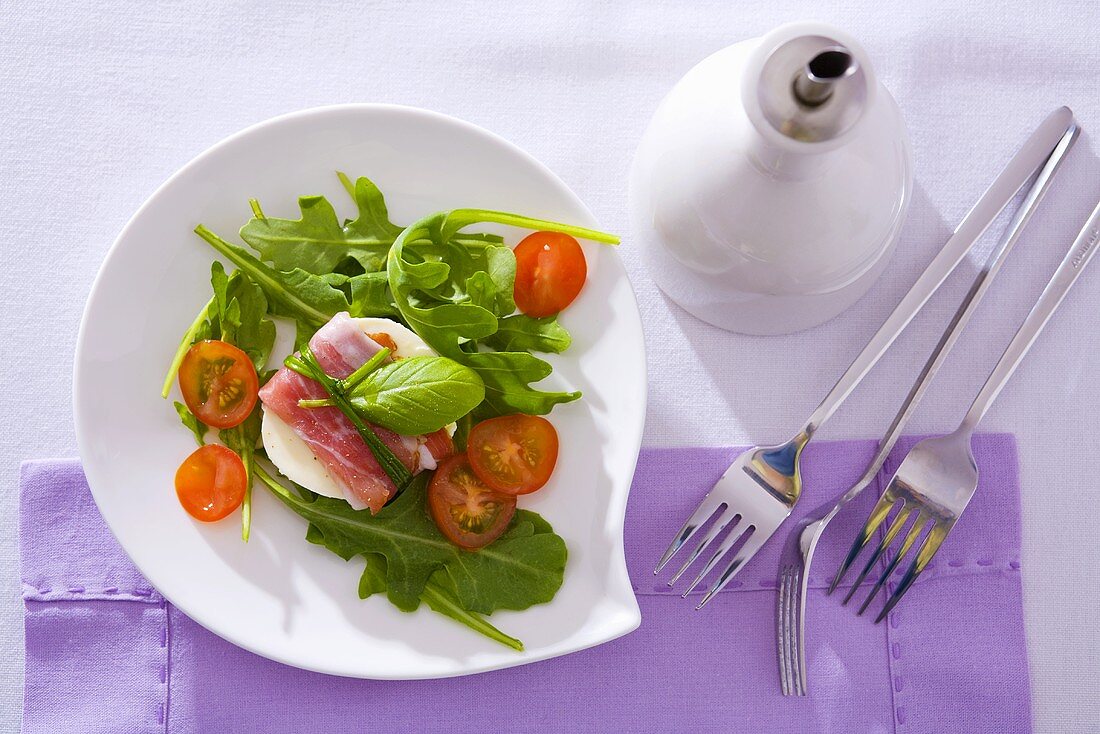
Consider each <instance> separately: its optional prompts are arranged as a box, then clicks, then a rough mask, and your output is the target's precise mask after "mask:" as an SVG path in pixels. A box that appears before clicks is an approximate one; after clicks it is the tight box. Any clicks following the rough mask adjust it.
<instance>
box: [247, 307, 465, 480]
mask: <svg viewBox="0 0 1100 734" xmlns="http://www.w3.org/2000/svg"><path fill="white" fill-rule="evenodd" d="M352 320H353V321H355V323H356V324H357V325H358V326H359V328H360V329H362V330H363V333H364V334H387V335H389V337H390V338H391V339H393V343H394V344H396V345H397V351H396V352H395V356H398V357H434V356H437V355H436V353H435V351H434V350H432V348H431V347H429V346H428V345H427V344H426V343H425V342H424V340H423V339H421V338H420V337H419V336H417V334H416V332H414V331H412V330H411V329H409V328H407V327H406V326H404V325H402V324H399V323H397V322H396V321H390V320H389V319H376V318H359V319H352ZM447 430H448V431H449V432H450V433H451V434H454V432H455V426H453V425H451V426H448V427H447ZM260 435H261V437H262V438H263V443H264V450H266V451H267V457H268V458H269V459H271V463H273V464H274V465H275V466H276V467H277V468H278V469H279V471H280V472H281V473H282V474H283V476H285V477H286V478H287V479H289V480H291V481H292V482H295V483H297V484H300V485H302V486H303V487H305V488H306V489H309V490H312V491H314V492H316V493H317V494H320V495H324V496H325V497H335V498H337V499H343V498H344V493H343V492H342V491H341V489H340V486H339V485H338V484H337V483H336V481H335V480H333V478H332V477H331V476H329V473H328V470H326V469H325V465H324V463H322V462H321V460H320V459H318V458H317V457H316V456H314V455H313V452H312V451H310V449H309V446H307V445H306V442H305V441H303V440H302V439H301V438H300V437H299V436H298V434H297V433H295V432H294V429H293V428H291V427H290V425H289V424H287V423H286V422H285V421H283V419H281V418H280V417H279V416H277V415H275V414H274V413H273V412H270V411H268V410H266V409H264V411H263V423H262V424H261V426H260ZM408 440H410V441H415V440H416V439H415V438H410V439H408ZM417 450H418V451H420V465H421V466H422V467H424V468H425V469H434V468H435V460H434V459H433V458H432V457H431V454H430V453H429V452H428V451H426V450H423V446H420V447H419V448H418V449H417Z"/></svg>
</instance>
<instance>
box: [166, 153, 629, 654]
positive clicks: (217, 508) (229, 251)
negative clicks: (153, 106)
mask: <svg viewBox="0 0 1100 734" xmlns="http://www.w3.org/2000/svg"><path fill="white" fill-rule="evenodd" d="M337 175H338V176H339V177H340V181H341V182H342V183H343V185H344V187H345V189H346V190H347V192H348V194H349V195H350V196H351V198H352V199H353V201H354V204H355V206H356V208H357V210H358V212H357V216H356V217H355V218H354V219H350V220H346V221H341V220H340V218H339V217H338V215H337V213H336V210H335V208H334V207H333V205H332V204H331V203H330V202H329V201H328V200H327V199H325V198H324V197H321V196H304V197H301V198H300V199H299V202H298V203H299V207H300V209H301V217H300V218H299V219H278V218H275V217H269V216H267V215H266V214H265V213H264V211H263V210H262V209H261V207H260V204H259V202H257V201H256V200H252V201H251V202H250V203H251V207H252V213H253V216H252V218H251V219H250V220H249V221H248V222H247V223H245V225H244V226H243V227H241V229H240V233H239V235H240V239H241V240H243V241H244V243H245V245H246V246H241V245H237V244H234V243H232V242H230V241H228V240H226V239H223V238H222V237H220V236H219V235H217V234H215V233H214V232H212V231H211V230H209V229H208V228H206V227H205V226H203V225H199V226H198V227H196V229H195V232H196V234H197V235H198V236H199V237H201V238H202V239H203V240H204V241H205V242H206V243H207V244H209V245H210V247H212V248H213V250H214V251H215V253H216V254H217V255H219V256H221V258H223V259H224V260H226V261H228V262H229V263H231V264H232V265H233V266H234V269H233V270H232V271H231V272H227V270H226V268H225V266H224V265H223V264H222V261H221V260H215V261H214V262H213V264H212V266H211V278H210V283H211V287H212V291H213V293H212V295H211V296H210V298H209V300H208V301H207V303H206V304H205V305H203V306H202V308H201V310H200V311H199V314H198V316H197V317H196V318H195V320H194V322H193V323H192V324H191V326H190V327H189V328H188V329H187V331H186V333H185V334H184V335H183V338H182V340H181V342H180V345H179V348H178V350H177V352H176V354H175V356H174V358H173V359H172V362H171V366H170V368H169V370H168V374H167V376H166V379H165V383H164V388H163V396H164V397H168V396H169V394H170V393H171V390H172V387H173V385H174V384H178V386H179V391H180V393H181V396H182V401H176V402H175V403H174V406H175V409H176V412H177V413H178V415H179V417H180V419H181V421H182V423H183V424H184V426H186V427H187V428H188V429H189V430H190V431H191V433H193V435H194V438H195V440H196V442H197V443H198V444H199V448H198V449H197V450H195V451H194V452H193V453H192V454H191V455H190V456H188V457H187V458H186V459H185V460H184V461H183V463H182V464H181V465H180V467H179V469H178V470H177V472H176V476H175V489H176V493H177V496H178V498H179V501H180V504H181V505H182V507H183V508H184V509H185V510H186V511H187V512H188V513H189V514H190V515H191V516H193V517H194V518H195V519H196V520H200V521H204V522H214V521H219V520H223V519H225V518H227V517H229V516H231V515H234V514H235V513H236V511H237V510H238V509H240V521H241V535H242V539H243V540H245V541H247V540H248V538H249V533H250V529H251V525H252V521H253V518H252V492H253V488H254V486H259V487H262V488H263V489H264V490H266V491H269V492H271V493H272V494H273V495H274V496H275V497H276V498H277V499H279V500H280V501H281V502H282V504H283V505H285V506H286V508H287V509H288V510H290V511H292V512H294V513H296V514H298V515H300V516H301V517H302V518H304V519H305V520H306V522H307V527H306V531H305V537H306V540H308V541H309V542H311V543H316V544H319V545H322V546H324V547H325V548H327V549H328V550H330V551H332V552H333V553H335V554H336V555H338V556H340V557H341V558H343V559H344V560H345V561H351V560H352V559H359V561H360V562H362V563H363V567H362V569H363V570H362V573H361V576H360V578H359V585H358V593H359V596H360V597H361V598H367V597H369V596H372V595H375V594H385V596H386V598H388V599H389V601H390V602H391V603H392V604H393V605H394V606H396V607H397V608H399V609H401V610H403V611H407V612H411V611H414V610H416V609H417V608H418V607H419V606H420V604H421V603H423V604H426V605H427V606H428V607H429V608H430V609H432V610H434V611H436V612H438V613H440V614H443V615H445V616H447V617H450V618H452V619H454V620H456V621H458V622H460V623H462V624H464V625H466V626H467V627H469V628H471V629H473V630H475V631H477V632H480V633H481V634H483V635H485V636H487V637H489V638H491V639H493V640H496V641H498V642H500V643H503V644H505V645H508V646H510V647H513V648H515V649H517V650H522V649H523V644H522V642H521V641H519V640H517V639H515V638H513V637H510V636H509V635H507V634H505V633H504V632H502V631H500V630H499V629H497V628H496V627H495V626H494V625H493V624H491V623H490V621H489V619H488V615H491V614H492V613H493V612H494V611H496V610H498V609H509V610H522V609H526V608H528V607H530V606H532V605H534V604H542V603H546V602H549V601H550V600H551V599H553V597H554V595H555V594H556V593H557V591H558V589H559V588H560V587H561V584H562V580H563V574H564V570H565V565H566V557H567V549H566V546H565V543H564V541H563V540H562V538H561V537H560V536H558V535H557V534H556V533H555V532H554V530H553V527H552V526H551V524H550V523H549V522H548V521H547V520H546V519H544V518H543V517H541V516H540V515H538V514H536V513H534V512H531V511H529V510H524V509H521V508H520V507H519V506H518V505H519V503H520V501H521V498H522V496H523V495H525V494H529V493H531V492H535V491H538V490H539V489H541V488H542V487H543V486H544V485H545V484H546V483H547V482H548V481H549V480H550V478H551V476H552V473H553V471H554V467H555V465H556V463H557V461H558V435H557V432H556V430H555V429H554V426H553V424H552V423H551V422H550V421H549V420H548V419H547V418H545V417H544V416H546V415H548V414H549V413H550V412H551V411H552V410H553V409H554V408H555V406H557V405H559V404H562V403H569V402H573V401H576V400H578V399H580V397H581V394H580V393H579V392H576V391H572V392H554V391H547V390H543V389H540V388H538V387H536V386H535V384H534V383H538V382H539V381H541V380H543V379H545V378H546V377H548V376H549V375H550V374H551V371H552V368H551V365H550V364H549V363H548V362H546V361H545V360H543V359H541V358H539V357H537V356H535V354H534V353H537V352H543V353H560V352H563V351H565V350H566V349H568V348H569V346H570V341H571V340H570V336H569V333H568V332H567V331H566V330H565V329H564V328H563V327H562V326H561V325H560V324H559V323H558V321H557V315H558V314H559V313H560V312H561V311H562V310H564V309H565V308H567V307H568V306H569V304H570V303H572V302H573V300H574V299H575V298H576V297H577V295H578V294H579V292H580V291H581V289H582V287H583V286H584V282H585V279H586V276H587V265H586V262H585V257H584V253H583V251H582V249H581V247H580V245H579V243H578V242H577V238H582V239H589V240H593V241H596V242H603V243H607V244H616V243H617V242H618V239H617V238H615V237H614V236H612V235H608V234H605V233H602V232H597V231H594V230H589V229H584V228H581V227H574V226H570V225H566V224H559V223H555V222H548V221H544V220H540V219H533V218H530V217H525V216H521V215H517V214H509V213H505V212H497V211H487V210H480V209H456V210H451V211H443V212H436V213H433V214H430V215H429V216H426V217H424V218H423V219H420V220H419V221H417V222H414V223H413V224H411V225H409V226H406V227H402V226H400V225H397V224H394V223H392V222H391V221H390V220H389V213H388V211H387V208H386V204H385V200H384V198H383V195H382V193H381V191H380V190H379V189H378V187H377V186H375V184H374V183H373V182H371V181H370V180H369V179H367V178H359V179H357V180H356V181H354V182H353V181H352V180H351V179H350V178H348V177H347V176H345V175H344V174H342V173H339V174H337ZM481 225H508V226H512V227H519V228H523V229H527V230H532V232H531V233H530V234H528V235H527V236H526V237H524V238H523V239H522V241H520V242H519V243H518V244H517V245H516V246H515V247H514V249H513V248H512V247H511V246H509V245H508V244H507V243H505V241H504V239H503V238H502V237H500V236H498V235H495V234H489V233H485V232H476V231H470V230H476V229H477V228H479V226H481ZM277 321H282V322H285V323H288V324H290V325H292V327H293V330H294V334H295V336H294V343H295V346H294V351H293V352H292V353H291V354H289V355H283V354H273V352H274V350H275V344H276V322H277Z"/></svg>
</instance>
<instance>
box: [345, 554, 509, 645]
mask: <svg viewBox="0 0 1100 734" xmlns="http://www.w3.org/2000/svg"><path fill="white" fill-rule="evenodd" d="M364 558H365V559H366V561H367V564H366V566H365V567H364V568H363V575H362V576H360V577H359V598H360V599H366V598H368V597H370V596H373V595H374V594H381V593H384V592H385V591H386V557H385V556H380V555H378V554H377V553H368V554H366V555H365V556H364ZM444 573H445V572H444V571H436V572H435V573H434V574H432V576H431V578H429V579H428V583H427V584H425V585H424V594H423V595H422V596H421V597H420V598H421V601H423V602H424V603H425V604H427V605H428V607H429V608H430V609H431V610H432V611H435V612H438V613H439V614H442V615H443V616H445V617H450V618H451V619H453V620H454V621H456V622H458V623H459V624H463V625H466V626H467V627H469V628H470V629H472V630H473V631H475V632H478V633H480V634H483V635H485V636H486V637H488V638H489V639H491V640H496V641H497V642H499V643H501V644H502V645H507V646H508V647H510V648H512V649H513V650H519V651H521V652H522V651H523V643H522V642H521V641H520V640H517V639H516V638H515V637H511V636H510V635H506V634H504V633H503V632H501V631H500V630H499V629H497V628H496V627H494V626H493V625H492V624H491V623H490V622H489V620H487V619H485V617H483V616H482V615H480V614H478V613H477V612H471V611H468V610H466V609H463V608H462V606H461V604H460V603H459V601H458V599H456V598H455V595H454V594H453V593H452V592H450V591H448V590H447V587H446V586H444V585H443V584H444V583H447V584H449V583H450V582H449V581H447V580H446V578H443V580H442V581H441V580H440V576H441V575H442V574H444Z"/></svg>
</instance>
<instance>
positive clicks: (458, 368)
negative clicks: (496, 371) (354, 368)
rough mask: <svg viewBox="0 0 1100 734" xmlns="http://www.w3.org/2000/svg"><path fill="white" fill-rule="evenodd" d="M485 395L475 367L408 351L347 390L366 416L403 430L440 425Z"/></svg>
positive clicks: (415, 431)
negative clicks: (406, 354)
mask: <svg viewBox="0 0 1100 734" xmlns="http://www.w3.org/2000/svg"><path fill="white" fill-rule="evenodd" d="M484 397H485V386H484V385H483V384H482V382H481V378H480V377H478V375H477V373H476V372H474V371H473V370H472V369H470V368H469V367H464V366H462V365H461V364H459V363H458V362H455V361H454V360H451V359H447V358H445V357H409V358H407V359H399V360H397V361H396V362H391V363H389V364H386V365H383V366H382V367H379V368H378V369H376V370H375V371H373V372H371V373H370V374H369V375H367V376H366V377H364V378H363V379H362V380H360V381H359V382H358V383H357V384H356V385H355V387H354V388H353V389H352V391H351V392H350V393H349V395H348V398H349V400H350V401H351V404H352V407H354V408H355V412H356V413H359V414H360V415H361V416H362V417H363V418H364V419H365V420H367V421H369V422H371V423H374V424H376V425H379V426H382V427H383V428H388V429H390V430H391V431H393V432H395V433H399V434H401V435H403V436H419V435H422V434H425V433H432V432H434V431H438V430H439V429H440V428H443V427H444V426H446V425H449V424H451V423H454V422H455V421H457V420H458V419H459V418H461V417H462V416H464V415H466V414H467V413H469V412H470V411H471V410H473V409H474V408H476V407H477V406H478V404H479V403H481V401H482V399H483V398H484Z"/></svg>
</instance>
